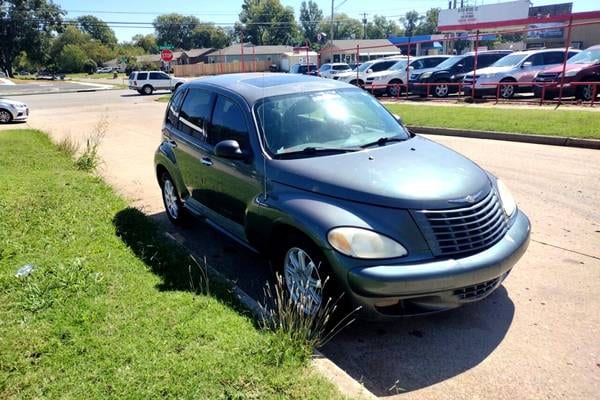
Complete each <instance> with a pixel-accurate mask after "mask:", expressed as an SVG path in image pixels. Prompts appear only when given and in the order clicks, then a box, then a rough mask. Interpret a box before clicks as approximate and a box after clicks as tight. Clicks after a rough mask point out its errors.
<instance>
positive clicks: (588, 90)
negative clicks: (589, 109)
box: [575, 85, 599, 101]
mask: <svg viewBox="0 0 600 400" xmlns="http://www.w3.org/2000/svg"><path fill="white" fill-rule="evenodd" d="M598 91H599V88H598V86H596V97H597V96H598ZM593 94H594V85H586V86H579V87H577V91H576V92H575V97H577V98H578V99H579V100H582V101H590V100H592V95H593Z"/></svg>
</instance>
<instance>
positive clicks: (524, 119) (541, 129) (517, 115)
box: [386, 104, 600, 139]
mask: <svg viewBox="0 0 600 400" xmlns="http://www.w3.org/2000/svg"><path fill="white" fill-rule="evenodd" d="M386 107H387V108H388V109H389V110H390V111H391V112H393V113H395V114H398V115H400V116H401V117H402V120H403V121H404V122H405V123H406V124H407V125H414V126H427V127H441V128H457V129H470V130H483V131H498V132H514V133H528V134H535V135H550V136H565V137H576V138H591V139H600V113H599V112H592V111H575V110H561V109H558V110H548V109H544V110H534V109H515V108H510V109H508V108H483V107H472V106H427V105H410V104H386Z"/></svg>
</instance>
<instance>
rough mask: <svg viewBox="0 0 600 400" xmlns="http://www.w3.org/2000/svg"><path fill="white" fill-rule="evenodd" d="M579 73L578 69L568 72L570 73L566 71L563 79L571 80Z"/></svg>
mask: <svg viewBox="0 0 600 400" xmlns="http://www.w3.org/2000/svg"><path fill="white" fill-rule="evenodd" d="M579 71H580V70H578V69H572V70H570V71H567V72H565V78H572V77H574V76H575V75H577V74H578V73H579ZM561 75H562V74H561ZM559 77H560V75H559Z"/></svg>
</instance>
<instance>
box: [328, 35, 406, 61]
mask: <svg viewBox="0 0 600 400" xmlns="http://www.w3.org/2000/svg"><path fill="white" fill-rule="evenodd" d="M357 46H358V47H357ZM357 50H358V60H357V57H356V52H357ZM398 54H400V49H398V48H397V47H396V46H394V45H393V44H392V43H391V42H390V41H389V40H387V39H366V40H361V39H356V40H355V39H348V40H333V41H331V42H329V43H327V44H326V45H325V46H323V48H322V49H321V51H320V52H319V56H320V59H321V63H328V62H347V63H356V62H363V61H367V60H373V59H376V58H381V57H387V56H393V55H398Z"/></svg>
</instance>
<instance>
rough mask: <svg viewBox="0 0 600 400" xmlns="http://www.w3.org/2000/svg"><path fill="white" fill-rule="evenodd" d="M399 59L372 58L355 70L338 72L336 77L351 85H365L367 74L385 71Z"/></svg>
mask: <svg viewBox="0 0 600 400" xmlns="http://www.w3.org/2000/svg"><path fill="white" fill-rule="evenodd" d="M396 62H398V60H372V61H366V62H364V63H362V64H360V65H359V66H358V68H357V69H356V70H354V71H350V72H343V73H341V74H337V76H336V77H335V78H334V79H337V80H338V81H342V82H346V83H350V84H351V85H356V86H363V85H364V84H365V82H366V80H367V76H368V75H370V74H374V73H376V72H380V71H385V70H387V69H388V68H390V67H391V66H392V65H394V64H396Z"/></svg>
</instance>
